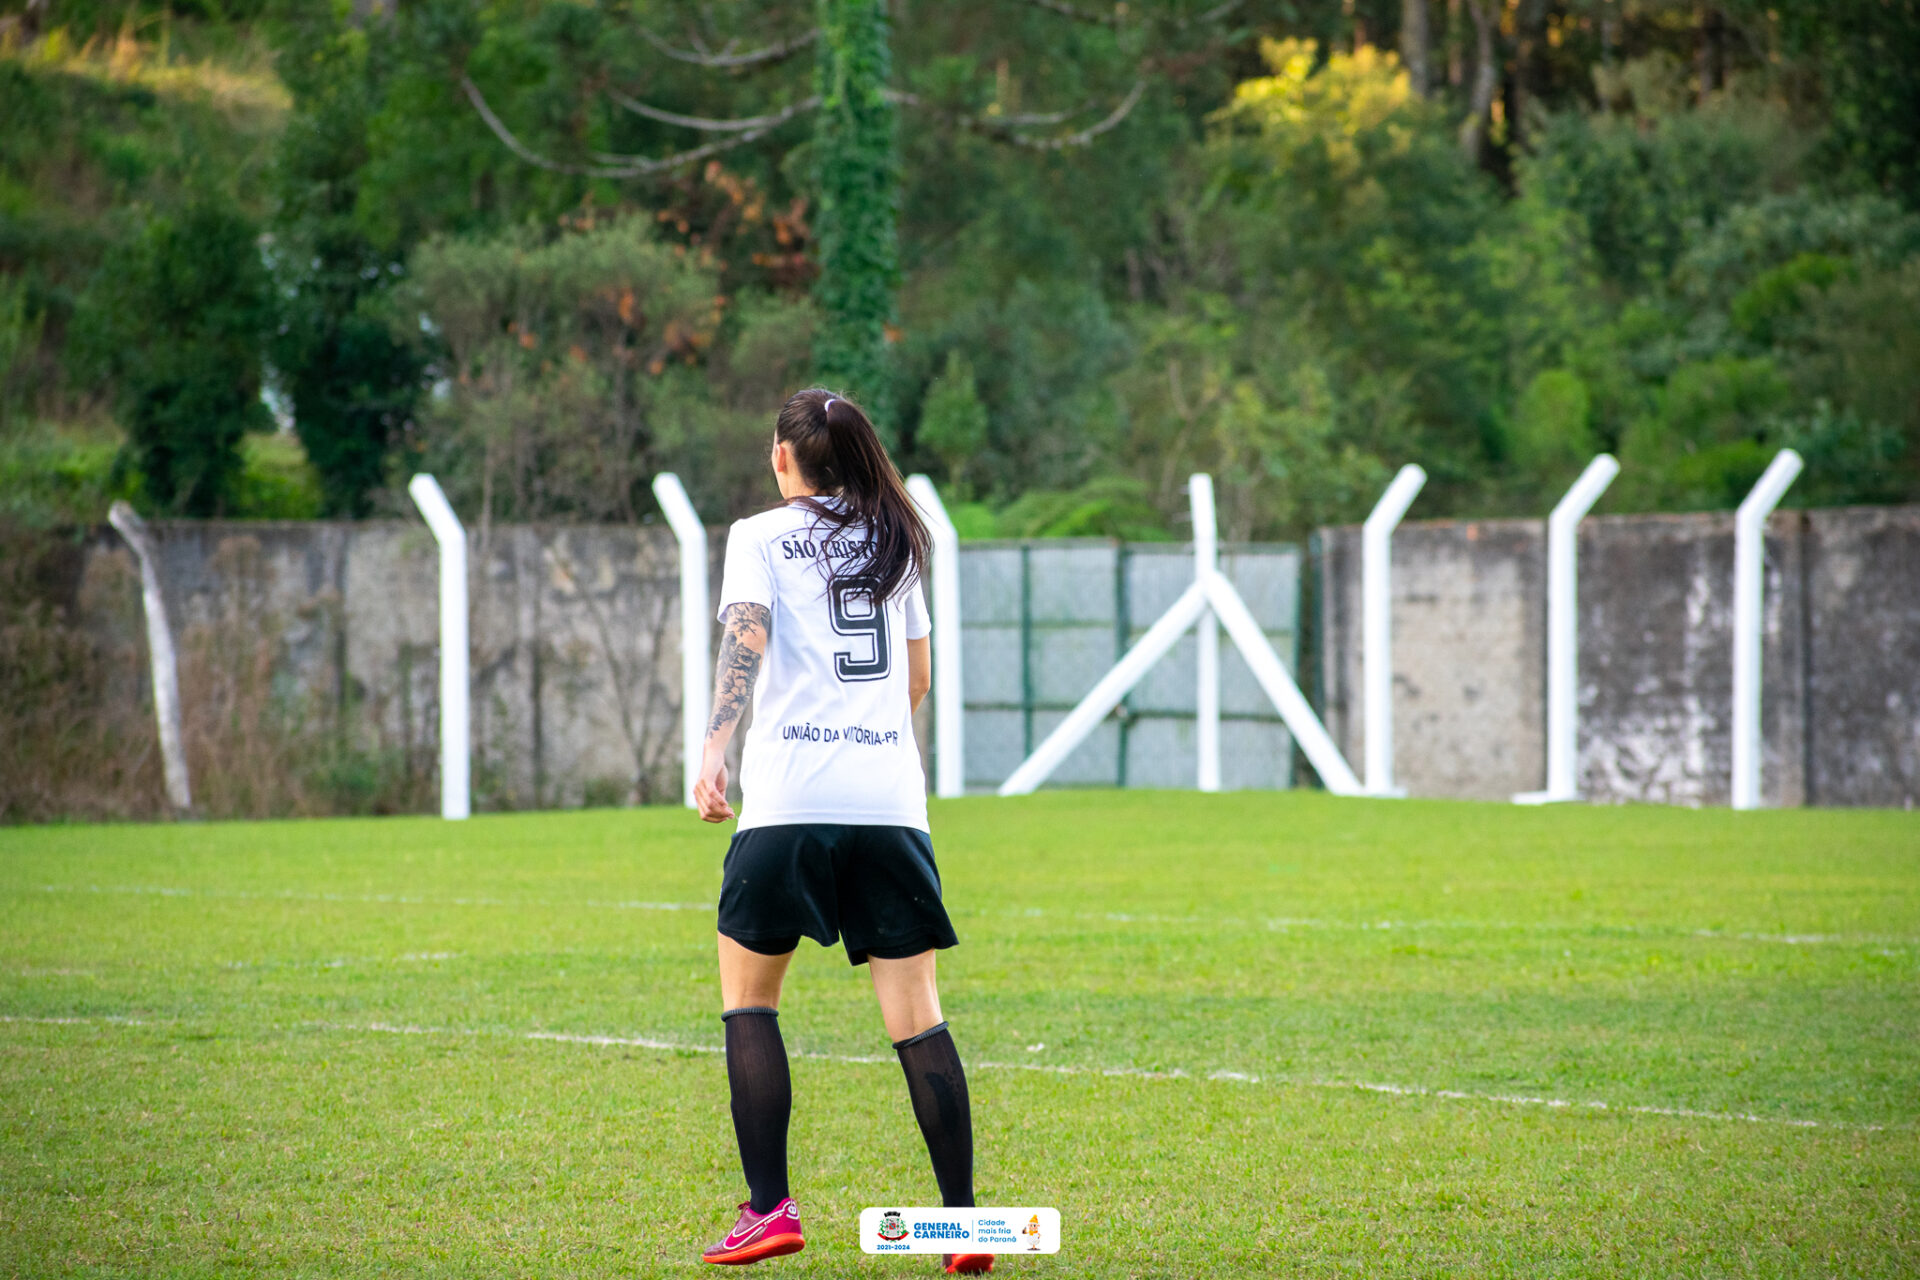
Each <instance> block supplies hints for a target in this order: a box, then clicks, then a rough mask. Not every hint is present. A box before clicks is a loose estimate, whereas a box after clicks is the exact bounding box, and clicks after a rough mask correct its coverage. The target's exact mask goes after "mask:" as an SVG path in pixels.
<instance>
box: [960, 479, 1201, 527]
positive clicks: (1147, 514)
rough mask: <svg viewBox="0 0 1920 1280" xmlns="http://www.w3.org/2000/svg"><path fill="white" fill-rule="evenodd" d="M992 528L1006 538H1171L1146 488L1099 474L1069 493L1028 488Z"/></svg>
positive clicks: (1162, 517)
mask: <svg viewBox="0 0 1920 1280" xmlns="http://www.w3.org/2000/svg"><path fill="white" fill-rule="evenodd" d="M994 530H995V535H996V536H998V537H1002V538H1120V539H1123V540H1125V541H1128V542H1163V541H1165V540H1166V539H1167V538H1168V537H1169V536H1170V535H1169V534H1168V532H1167V525H1166V517H1165V516H1164V515H1162V514H1161V511H1160V508H1159V507H1158V506H1156V505H1155V504H1154V502H1153V500H1152V495H1151V494H1150V493H1149V491H1148V489H1147V486H1146V484H1145V483H1144V482H1142V481H1140V480H1136V479H1134V478H1133V477H1131V476H1096V477H1094V478H1093V479H1091V480H1089V481H1087V482H1086V483H1085V484H1083V485H1079V486H1076V487H1075V488H1072V489H1065V490H1056V489H1029V490H1028V491H1027V492H1025V493H1023V494H1021V495H1020V496H1019V497H1018V498H1015V499H1014V500H1013V501H1012V502H1011V503H1009V504H1008V505H1007V506H1006V508H1005V509H1003V510H1002V511H1000V512H999V513H998V514H997V516H996V517H995V521H994Z"/></svg>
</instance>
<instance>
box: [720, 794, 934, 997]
mask: <svg viewBox="0 0 1920 1280" xmlns="http://www.w3.org/2000/svg"><path fill="white" fill-rule="evenodd" d="M720 932H721V933H723V934H725V935H726V936H727V937H729V938H732V939H733V940H734V941H735V942H737V943H739V944H740V945H741V946H743V947H745V948H746V949H747V950H749V951H758V952H760V953H761V954H762V955H769V956H778V955H785V954H786V953H787V952H789V951H791V950H793V949H794V948H795V947H797V946H799V945H800V939H801V937H802V936H805V937H809V938H812V939H813V940H814V941H815V942H817V943H819V944H820V945H821V946H823V947H830V946H832V945H833V942H834V939H835V938H837V937H839V936H841V935H843V934H844V935H845V936H846V940H847V959H848V960H849V961H851V962H852V963H854V964H865V963H866V962H867V957H868V956H870V955H871V956H879V957H880V958H881V959H882V960H899V959H904V958H905V957H907V956H917V955H919V954H920V953H921V952H922V951H926V950H929V949H931V948H936V947H951V946H953V945H955V944H956V943H958V942H959V941H960V940H959V939H958V938H956V937H955V936H954V933H953V922H952V921H950V920H948V919H947V909H946V908H945V907H943V906H941V905H940V869H939V868H938V867H936V866H934V865H933V841H932V840H930V839H928V838H927V833H926V832H924V831H919V830H916V829H915V828H913V827H867V826H845V827H843V826H830V825H828V824H825V823H816V822H808V823H799V824H795V825H792V826H779V827H752V828H749V829H748V830H746V831H737V832H735V833H734V836H733V843H732V844H731V845H729V846H728V847H727V861H726V864H725V866H724V868H723V869H722V871H721V876H720Z"/></svg>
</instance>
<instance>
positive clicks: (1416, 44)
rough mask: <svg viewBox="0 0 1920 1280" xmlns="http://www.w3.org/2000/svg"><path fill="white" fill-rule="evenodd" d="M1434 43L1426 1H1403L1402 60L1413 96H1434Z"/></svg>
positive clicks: (1401, 11) (1401, 8) (1401, 15)
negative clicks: (1414, 94)
mask: <svg viewBox="0 0 1920 1280" xmlns="http://www.w3.org/2000/svg"><path fill="white" fill-rule="evenodd" d="M1432 50H1433V40H1432V37H1431V35H1430V34H1429V32H1428V30H1427V0H1400V59H1401V61H1403V62H1405V63H1406V64H1407V79H1408V81H1409V82H1410V83H1411V84H1412V85H1413V91H1414V93H1416V94H1418V95H1419V96H1420V97H1422V98H1425V97H1430V96H1431V95H1432V93H1433V52H1432Z"/></svg>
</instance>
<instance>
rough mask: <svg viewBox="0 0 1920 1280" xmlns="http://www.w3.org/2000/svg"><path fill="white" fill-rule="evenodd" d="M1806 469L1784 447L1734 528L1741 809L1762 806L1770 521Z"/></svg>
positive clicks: (1736, 800)
mask: <svg viewBox="0 0 1920 1280" xmlns="http://www.w3.org/2000/svg"><path fill="white" fill-rule="evenodd" d="M1804 465H1806V464H1805V463H1803V462H1802V461H1801V460H1800V455H1799V454H1797V453H1795V452H1794V451H1793V450H1791V449H1782V450H1781V451H1780V452H1779V453H1777V454H1775V455H1774V457H1773V461H1772V462H1771V463H1769V464H1768V466H1767V469H1766V472H1765V473H1764V474H1763V475H1761V477H1760V480H1759V482H1758V483H1756V484H1755V485H1754V486H1753V491H1752V492H1751V493H1749V494H1747V496H1746V499H1745V501H1743V502H1741V504H1740V510H1739V513H1738V514H1737V515H1735V516H1734V530H1733V786H1732V792H1733V795H1732V800H1733V807H1734V808H1736V809H1757V808H1759V807H1760V629H1761V628H1760V623H1761V616H1760V615H1761V608H1760V606H1761V603H1762V596H1763V595H1764V593H1765V590H1766V554H1767V548H1766V536H1767V517H1768V516H1769V515H1771V514H1772V513H1773V509H1774V507H1776V506H1778V505H1779V503H1780V499H1781V498H1782V497H1783V496H1784V495H1785V494H1786V492H1787V486H1788V485H1790V484H1792V483H1793V481H1794V478H1795V477H1796V476H1798V475H1799V474H1800V469H1801V467H1803V466H1804Z"/></svg>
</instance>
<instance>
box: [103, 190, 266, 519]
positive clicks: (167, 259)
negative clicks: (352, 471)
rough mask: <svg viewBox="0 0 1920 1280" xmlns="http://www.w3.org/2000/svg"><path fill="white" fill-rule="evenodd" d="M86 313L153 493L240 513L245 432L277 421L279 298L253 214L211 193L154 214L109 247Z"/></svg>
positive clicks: (165, 502)
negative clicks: (271, 348) (272, 378)
mask: <svg viewBox="0 0 1920 1280" xmlns="http://www.w3.org/2000/svg"><path fill="white" fill-rule="evenodd" d="M81 322H82V325H83V328H82V333H83V335H84V337H83V341H84V343H85V349H86V350H87V352H88V355H89V358H90V360H91V361H92V363H93V365H94V366H95V367H96V368H99V369H101V370H102V371H103V372H105V374H106V375H107V376H108V377H109V378H111V379H112V381H113V384H114V385H115V387H116V389H117V392H118V396H117V403H118V408H119V412H120V416H121V419H122V421H123V422H125V424H126V428H127V447H128V457H129V460H130V461H131V462H132V464H133V466H134V467H135V469H136V470H137V471H138V473H139V475H140V479H141V486H142V491H143V492H144V493H145V495H146V497H147V499H148V500H149V501H150V502H151V503H152V504H153V505H154V507H155V509H157V510H160V511H164V512H167V513H168V514H174V515H189V516H218V515H226V514H231V513H232V511H233V509H234V505H235V498H236V487H235V486H236V482H237V481H238V479H239V476H240V472H241V457H240V440H241V437H242V436H243V435H244V434H245V433H246V432H248V431H250V430H258V429H263V428H265V427H266V426H267V425H268V423H269V419H268V416H267V411H266V409H265V407H264V406H263V405H262V404H261V402H260V373H261V366H260V340H261V336H262V335H263V334H265V333H267V332H270V331H271V329H272V326H273V299H272V296H271V293H270V290H269V285H268V279H267V272H266V268H265V267H264V266H263V265H262V264H261V261H260V252H259V249H258V248H257V247H256V245H255V230H254V227H253V225H252V224H251V223H250V222H249V221H248V220H247V219H246V218H245V217H244V216H242V215H241V214H240V213H239V211H237V210H236V209H234V208H232V207H231V206H229V205H225V204H221V203H216V202H214V201H211V200H209V201H206V202H203V203H200V204H196V205H192V206H189V207H188V208H187V209H186V210H184V211H183V212H182V213H181V214H179V215H178V216H175V217H167V216H162V217H157V218H155V219H153V220H152V221H151V222H149V223H148V224H147V226H146V227H145V228H144V229H143V230H142V232H141V233H140V235H139V236H138V237H137V238H135V239H134V240H132V241H130V242H128V243H126V244H124V245H119V246H116V247H115V248H114V250H113V251H112V252H110V253H109V254H108V256H107V259H106V261H105V262H104V263H103V264H102V265H101V269H100V273H99V275H98V277H97V278H96V279H95V281H94V283H93V285H92V286H91V288H90V289H89V290H88V293H87V295H86V298H85V300H84V302H83V304H82V316H81Z"/></svg>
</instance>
